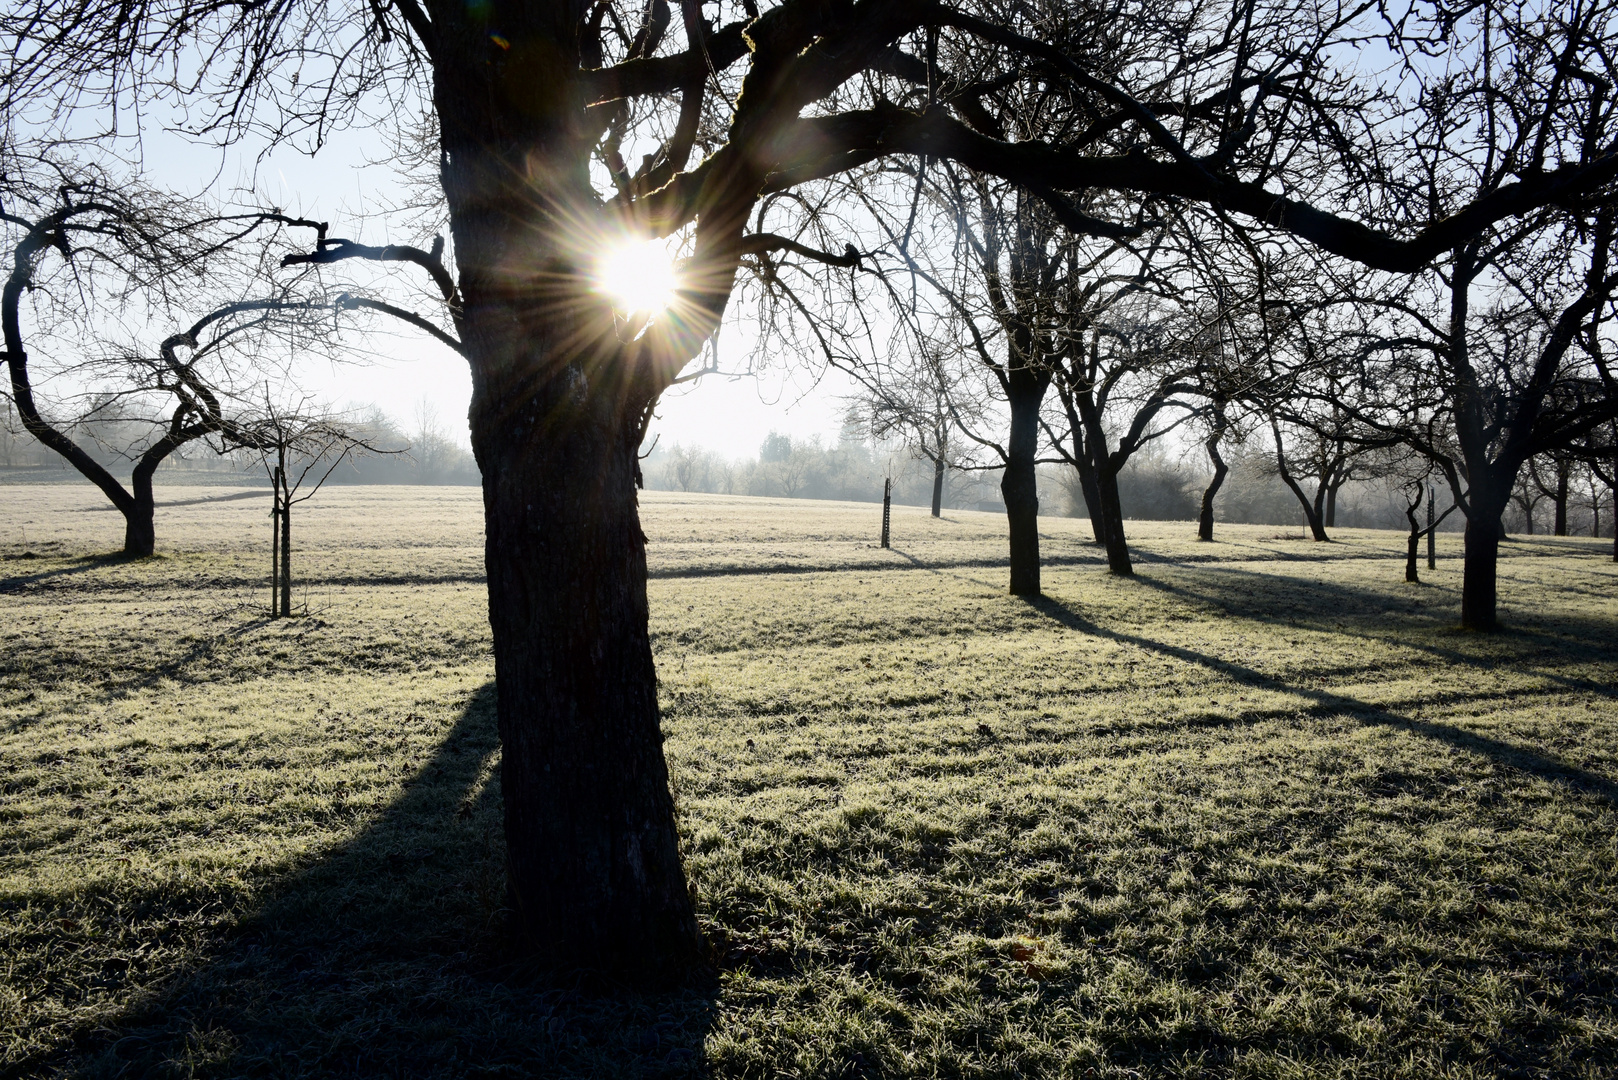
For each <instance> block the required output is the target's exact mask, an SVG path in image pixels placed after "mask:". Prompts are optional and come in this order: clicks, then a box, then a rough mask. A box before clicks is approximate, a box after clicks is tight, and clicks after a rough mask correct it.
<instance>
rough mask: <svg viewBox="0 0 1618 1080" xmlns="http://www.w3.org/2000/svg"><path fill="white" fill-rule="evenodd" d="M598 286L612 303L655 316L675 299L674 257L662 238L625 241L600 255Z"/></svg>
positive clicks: (597, 270) (624, 308)
mask: <svg viewBox="0 0 1618 1080" xmlns="http://www.w3.org/2000/svg"><path fill="white" fill-rule="evenodd" d="M596 281H597V287H598V288H599V289H600V290H601V291H602V292H604V293H606V294H607V295H608V296H610V297H612V301H613V306H615V307H618V308H622V309H623V310H625V311H629V312H641V313H645V314H650V315H655V314H657V313H658V312H660V311H662V310H663V309H664V308H666V307H668V306H669V305H670V304H672V303H673V302H674V289H675V287H676V286H677V285H678V280H677V278H676V276H675V273H674V260H673V259H671V258H670V257H669V253H668V249H667V248H665V247H664V246H663V242H662V241H660V240H650V241H647V240H625V241H622V242H620V243H617V244H614V245H613V246H612V247H610V248H608V249H607V250H606V251H604V252H603V253H602V255H601V261H600V263H599V264H598V265H597V268H596Z"/></svg>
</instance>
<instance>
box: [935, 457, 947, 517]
mask: <svg viewBox="0 0 1618 1080" xmlns="http://www.w3.org/2000/svg"><path fill="white" fill-rule="evenodd" d="M943 513H944V455H943V454H939V455H938V456H937V457H936V458H934V459H933V517H942V516H943Z"/></svg>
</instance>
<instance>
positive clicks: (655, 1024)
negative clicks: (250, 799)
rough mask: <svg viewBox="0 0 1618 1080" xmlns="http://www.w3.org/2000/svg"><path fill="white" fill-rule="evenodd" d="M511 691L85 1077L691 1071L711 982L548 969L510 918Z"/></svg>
mask: <svg viewBox="0 0 1618 1080" xmlns="http://www.w3.org/2000/svg"><path fill="white" fill-rule="evenodd" d="M498 750H499V741H498V735H497V732H496V726H495V715H494V686H493V684H492V683H490V684H487V685H485V686H484V687H482V688H481V689H480V690H479V691H478V692H477V693H476V694H475V695H474V696H473V697H472V699H471V701H470V702H469V704H468V705H467V707H466V709H465V710H464V711H463V713H462V715H461V716H460V718H459V719H458V720H457V722H456V724H455V726H454V727H453V728H452V729H451V731H450V732H449V734H448V735H447V736H446V737H445V738H444V740H443V741H442V743H440V744H439V746H438V747H437V749H436V751H435V752H434V754H433V756H432V758H431V759H430V760H429V761H428V762H427V763H426V764H425V765H424V766H423V767H422V768H421V769H420V770H419V771H418V772H417V773H416V774H415V775H414V776H413V777H411V779H410V780H409V781H407V782H406V784H405V785H404V790H403V792H402V793H401V794H400V795H399V797H398V798H397V799H396V800H395V801H394V802H393V803H392V804H391V805H389V806H388V807H387V808H386V809H385V810H383V811H381V812H380V814H378V816H377V817H376V819H375V821H374V822H373V823H372V824H371V825H370V826H369V827H367V828H366V829H365V830H364V831H363V832H361V833H360V834H359V835H357V836H355V837H354V838H353V839H352V840H350V841H348V842H347V843H345V844H342V845H341V846H339V847H337V848H335V849H333V850H331V851H329V852H327V853H325V854H324V855H322V856H321V857H319V858H318V859H316V860H315V861H313V862H311V863H309V864H308V865H306V866H304V867H302V868H301V869H299V870H298V871H297V872H295V873H294V874H293V875H291V876H290V877H288V878H287V879H286V880H284V881H281V882H279V883H276V884H274V885H272V886H271V887H270V888H268V889H267V890H266V892H265V893H264V895H263V897H262V900H261V902H259V903H258V904H257V905H256V906H255V908H254V909H253V910H252V911H251V912H248V913H247V914H245V916H244V917H243V918H241V919H239V920H237V921H236V924H235V927H234V929H233V930H231V931H230V932H229V933H228V934H226V935H224V936H222V937H221V938H220V939H219V940H217V941H216V942H215V943H214V945H213V947H212V948H211V949H210V950H209V951H208V952H207V955H206V956H205V957H204V958H203V960H202V961H201V962H200V963H199V964H198V965H197V966H195V967H193V968H192V969H191V970H190V971H189V972H188V973H187V974H186V975H185V976H184V977H183V978H181V979H179V980H176V981H173V982H171V983H170V984H169V985H167V986H162V987H158V988H155V989H152V990H149V991H148V992H147V993H146V994H145V996H144V997H143V998H140V999H137V1000H135V1001H133V1002H132V1003H130V1004H129V1005H128V1007H126V1008H125V1009H124V1010H123V1012H122V1013H121V1015H119V1016H117V1017H115V1018H113V1019H111V1020H110V1021H109V1022H106V1023H105V1024H104V1025H103V1026H102V1027H101V1028H100V1029H98V1031H97V1032H96V1033H95V1034H94V1035H93V1036H90V1037H86V1038H84V1039H81V1040H80V1042H79V1044H78V1045H77V1046H75V1047H74V1048H73V1050H72V1052H71V1054H70V1056H69V1059H68V1060H64V1061H60V1062H57V1063H55V1064H56V1065H57V1066H58V1069H57V1071H59V1072H63V1073H67V1074H71V1075H80V1076H91V1077H101V1076H105V1077H113V1076H158V1075H187V1076H193V1075H195V1076H204V1075H207V1076H258V1075H273V1076H298V1077H303V1076H308V1077H315V1076H333V1075H342V1076H410V1077H416V1076H423V1077H425V1076H462V1075H466V1074H469V1073H477V1074H480V1075H481V1074H486V1073H503V1074H506V1075H513V1076H575V1075H590V1076H636V1077H639V1076H661V1075H691V1074H693V1073H694V1072H697V1071H700V1070H701V1068H702V1042H703V1038H704V1035H705V1034H706V1031H707V1029H708V1027H709V1026H710V1025H711V1016H712V1012H713V994H712V987H711V986H705V985H700V984H693V985H691V986H688V987H685V988H681V989H677V990H673V991H669V992H666V993H662V994H639V993H632V992H629V991H621V992H620V991H616V990H614V989H613V988H606V989H603V988H602V987H601V986H600V985H599V984H592V983H588V982H586V981H585V980H584V979H583V978H582V977H579V976H567V975H557V974H556V973H545V972H541V971H537V970H534V969H532V968H530V967H528V966H526V965H525V964H524V963H522V962H521V961H520V960H519V959H517V958H518V956H519V954H518V952H517V951H516V950H515V949H514V948H513V947H512V946H511V943H510V941H509V940H508V937H507V932H506V927H505V919H504V915H505V912H504V908H503V901H504V893H505V873H504V840H503V836H502V830H501V824H500V821H501V816H500V815H501V811H500V796H499V780H498V770H497V768H496V764H497V758H498Z"/></svg>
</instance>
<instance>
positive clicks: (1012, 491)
mask: <svg viewBox="0 0 1618 1080" xmlns="http://www.w3.org/2000/svg"><path fill="white" fill-rule="evenodd" d="M1013 375H1014V376H1015V375H1016V373H1015V372H1014V373H1013ZM1030 381H1033V380H1031V379H1030ZM1044 390H1045V387H1044V384H1043V382H1041V383H1040V384H1039V385H1038V387H1037V389H1036V388H1034V387H1027V386H1018V385H1016V382H1015V381H1014V383H1013V386H1012V391H1011V393H1010V394H1008V395H1007V396H1008V398H1009V402H1008V403H1009V404H1010V406H1011V433H1010V437H1009V438H1008V439H1007V440H1006V454H1007V460H1006V471H1005V472H1004V473H1003V474H1002V475H1001V477H1000V495H1001V497H1002V498H1004V499H1005V501H1006V523H1007V525H1008V526H1009V527H1010V530H1011V594H1012V595H1013V596H1038V595H1040V586H1039V486H1038V481H1037V479H1036V477H1035V475H1034V461H1035V458H1036V457H1037V456H1038V452H1039V403H1040V400H1041V398H1042V397H1043V396H1044Z"/></svg>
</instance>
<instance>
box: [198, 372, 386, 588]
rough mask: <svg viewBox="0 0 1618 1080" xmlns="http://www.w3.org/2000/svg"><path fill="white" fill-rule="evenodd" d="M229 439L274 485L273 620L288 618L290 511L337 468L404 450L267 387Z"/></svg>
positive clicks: (314, 405) (308, 402)
mask: <svg viewBox="0 0 1618 1080" xmlns="http://www.w3.org/2000/svg"><path fill="white" fill-rule="evenodd" d="M230 435H231V438H232V440H233V441H234V442H235V444H236V445H237V446H238V447H240V448H242V449H246V450H247V451H249V452H250V453H252V454H255V455H256V456H257V457H258V459H259V463H260V464H261V465H263V467H264V472H265V475H266V476H268V477H269V480H270V494H271V496H272V506H271V509H270V521H271V527H270V615H271V617H272V618H277V619H284V618H290V617H291V615H292V508H293V507H294V506H297V505H298V504H299V503H304V502H308V501H309V500H310V499H312V498H314V497H315V495H317V494H318V493H319V492H320V489H321V487H322V486H323V485H324V484H325V483H326V481H327V480H328V479H330V477H331V474H332V473H334V472H336V471H337V467H338V466H339V465H342V464H343V463H344V462H345V461H349V460H350V459H352V458H353V457H355V456H356V455H360V454H387V453H404V451H403V450H385V449H382V448H380V447H378V446H377V445H376V444H375V443H374V442H372V441H371V440H368V439H367V438H365V436H364V435H363V434H362V433H360V432H359V431H358V429H357V428H356V427H355V425H353V424H351V423H348V422H347V421H346V420H345V419H344V418H343V417H342V416H340V415H338V414H337V413H334V412H332V411H331V410H330V409H328V408H325V407H323V406H320V405H318V404H317V403H316V402H314V401H313V399H311V398H309V397H308V396H304V397H302V398H300V399H299V400H297V401H294V402H290V403H285V404H283V403H278V402H276V401H275V399H274V398H273V397H272V396H271V394H270V392H269V390H268V388H267V387H266V389H265V391H264V394H263V397H262V400H261V401H260V402H258V403H256V404H255V405H254V407H253V410H252V413H251V414H250V415H245V416H242V417H240V418H239V419H238V420H237V421H236V422H235V423H234V424H233V425H232V428H231V431H230ZM306 483H307V484H308V488H307V489H305V487H304V485H305V484H306Z"/></svg>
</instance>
